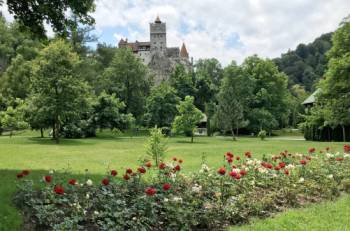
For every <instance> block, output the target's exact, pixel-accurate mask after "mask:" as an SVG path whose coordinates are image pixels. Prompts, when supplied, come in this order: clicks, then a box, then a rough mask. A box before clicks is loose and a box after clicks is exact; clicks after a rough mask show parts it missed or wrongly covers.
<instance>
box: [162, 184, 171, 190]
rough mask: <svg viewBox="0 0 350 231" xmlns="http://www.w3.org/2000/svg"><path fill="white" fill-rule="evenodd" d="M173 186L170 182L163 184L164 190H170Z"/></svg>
mask: <svg viewBox="0 0 350 231" xmlns="http://www.w3.org/2000/svg"><path fill="white" fill-rule="evenodd" d="M170 188H171V185H170V184H169V183H165V184H163V190H164V191H168V190H169V189H170Z"/></svg>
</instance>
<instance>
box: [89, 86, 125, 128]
mask: <svg viewBox="0 0 350 231" xmlns="http://www.w3.org/2000/svg"><path fill="white" fill-rule="evenodd" d="M124 107H125V104H124V103H123V102H121V101H120V100H119V99H118V98H117V97H116V96H115V94H112V95H108V94H107V93H106V92H102V93H101V95H99V96H98V97H97V102H96V103H95V105H94V106H93V110H94V112H93V116H92V118H93V120H94V124H95V125H97V126H98V127H99V128H100V129H103V128H110V129H113V128H118V129H124V128H126V127H127V123H128V119H129V116H128V115H125V114H123V113H121V111H122V110H123V109H124Z"/></svg>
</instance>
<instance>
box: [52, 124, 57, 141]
mask: <svg viewBox="0 0 350 231" xmlns="http://www.w3.org/2000/svg"><path fill="white" fill-rule="evenodd" d="M52 139H56V127H55V124H53V125H52Z"/></svg>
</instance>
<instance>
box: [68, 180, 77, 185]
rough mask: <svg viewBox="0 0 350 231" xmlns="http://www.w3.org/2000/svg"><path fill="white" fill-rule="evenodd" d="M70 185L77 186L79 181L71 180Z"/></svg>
mask: <svg viewBox="0 0 350 231" xmlns="http://www.w3.org/2000/svg"><path fill="white" fill-rule="evenodd" d="M68 184H70V185H76V184H77V180H76V179H70V180H69V181H68Z"/></svg>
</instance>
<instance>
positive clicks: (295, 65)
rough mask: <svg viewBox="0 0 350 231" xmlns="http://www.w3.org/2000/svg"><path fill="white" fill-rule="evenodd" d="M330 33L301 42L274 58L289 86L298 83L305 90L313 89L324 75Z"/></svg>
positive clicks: (330, 44)
mask: <svg viewBox="0 0 350 231" xmlns="http://www.w3.org/2000/svg"><path fill="white" fill-rule="evenodd" d="M331 37H332V33H327V34H323V35H321V36H320V37H318V38H316V39H315V41H313V42H312V43H309V44H307V45H305V44H303V43H301V44H299V45H298V46H297V48H296V49H295V50H293V51H291V50H289V51H288V52H287V53H285V54H282V55H281V57H280V58H276V59H274V61H275V63H276V64H277V66H278V68H279V70H280V71H283V72H284V73H286V74H287V75H288V78H289V81H288V82H289V86H292V85H294V84H300V85H302V86H304V87H305V89H306V90H307V91H312V90H314V84H315V83H316V82H318V80H319V79H320V78H321V77H322V76H323V75H324V73H325V69H326V65H327V58H326V52H327V51H328V50H329V49H330V48H331V46H332V41H331Z"/></svg>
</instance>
